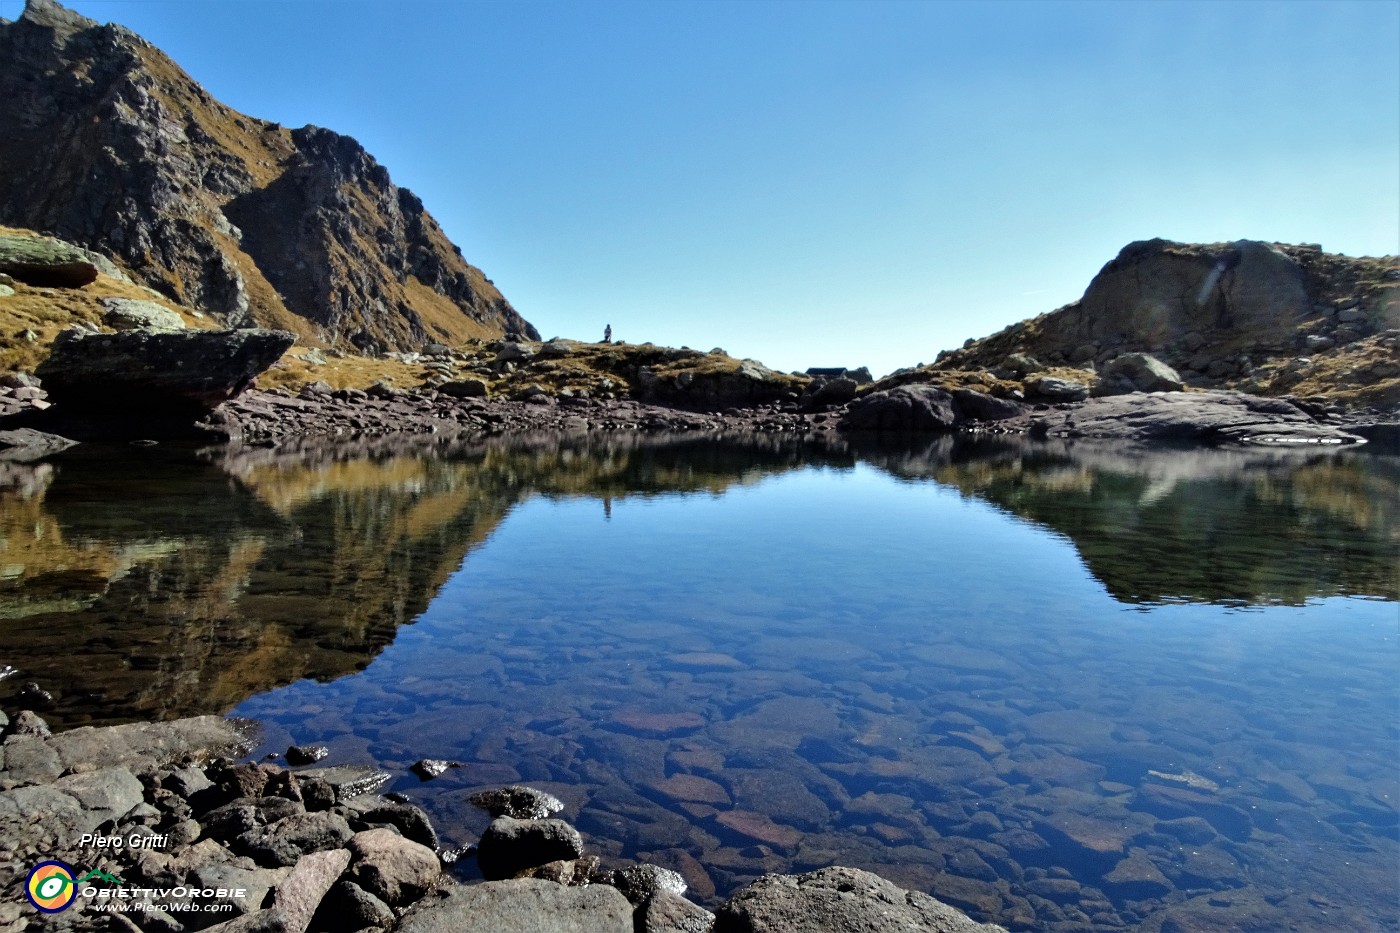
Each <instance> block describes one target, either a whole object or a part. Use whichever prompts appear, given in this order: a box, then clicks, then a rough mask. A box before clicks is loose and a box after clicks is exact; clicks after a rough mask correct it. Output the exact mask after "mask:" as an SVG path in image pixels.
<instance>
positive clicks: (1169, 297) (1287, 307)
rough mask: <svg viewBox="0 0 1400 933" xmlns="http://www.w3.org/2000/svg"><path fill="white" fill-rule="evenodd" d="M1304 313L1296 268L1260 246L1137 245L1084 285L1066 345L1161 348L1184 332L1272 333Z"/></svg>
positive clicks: (1301, 282) (1280, 254)
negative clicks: (1089, 344) (1093, 344)
mask: <svg viewBox="0 0 1400 933" xmlns="http://www.w3.org/2000/svg"><path fill="white" fill-rule="evenodd" d="M1311 308H1312V302H1311V301H1310V300H1309V298H1308V293H1307V289H1306V287H1305V280H1304V273H1303V269H1302V267H1301V266H1299V264H1298V263H1297V262H1296V261H1294V260H1293V258H1292V257H1290V256H1289V255H1288V254H1286V253H1284V252H1283V251H1282V250H1279V249H1277V248H1275V247H1273V246H1271V245H1270V244H1268V243H1261V242H1258V241H1255V240H1238V241H1236V242H1234V243H1217V244H1212V245H1210V246H1194V245H1188V244H1182V243H1173V242H1171V241H1169V240H1160V239H1158V240H1144V241H1140V242H1136V243H1130V244H1128V245H1127V246H1125V247H1124V248H1123V250H1122V251H1121V252H1120V253H1119V254H1118V256H1117V258H1115V259H1114V260H1113V261H1112V262H1110V263H1109V264H1108V265H1106V266H1104V267H1103V269H1102V270H1101V271H1100V272H1099V274H1098V275H1096V276H1095V277H1094V280H1093V281H1092V282H1090V283H1089V288H1088V289H1087V290H1086V291H1085V292H1084V297H1083V298H1082V299H1081V300H1080V302H1079V307H1078V311H1077V314H1076V315H1075V318H1076V320H1075V321H1074V322H1073V323H1074V325H1076V326H1074V328H1073V334H1072V339H1073V340H1076V341H1078V342H1081V343H1083V342H1090V341H1093V342H1098V343H1099V344H1101V345H1103V346H1115V345H1125V344H1135V343H1136V344H1139V345H1143V344H1145V345H1147V346H1156V347H1164V346H1170V345H1172V343H1174V342H1175V341H1177V340H1180V339H1181V338H1182V337H1183V336H1184V335H1185V334H1186V333H1188V332H1190V331H1196V332H1198V333H1203V334H1208V333H1221V332H1226V333H1232V334H1256V333H1257V334H1273V333H1276V332H1277V331H1278V328H1279V326H1280V324H1281V323H1285V322H1291V321H1296V320H1299V319H1301V318H1302V317H1304V316H1306V315H1307V314H1308V312H1309V311H1310V310H1311ZM1065 336H1066V337H1067V338H1069V337H1071V335H1069V334H1066V335H1065Z"/></svg>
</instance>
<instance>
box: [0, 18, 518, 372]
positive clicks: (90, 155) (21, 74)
mask: <svg viewBox="0 0 1400 933" xmlns="http://www.w3.org/2000/svg"><path fill="white" fill-rule="evenodd" d="M0 126H4V127H5V133H4V134H3V137H0V222H3V223H6V224H10V225H13V226H19V227H29V228H32V229H35V230H43V231H47V232H50V233H53V234H56V235H58V236H60V237H62V238H64V239H66V240H70V241H72V242H74V243H78V244H80V245H82V246H84V247H87V248H89V249H94V250H98V251H100V252H102V253H106V254H108V255H111V256H113V257H116V258H118V259H119V260H121V261H122V262H123V263H125V264H126V265H127V266H128V267H129V268H130V269H131V270H132V271H134V272H135V273H136V274H137V276H138V277H139V278H140V279H141V280H142V281H143V282H144V283H145V284H147V285H150V286H151V287H153V288H156V289H157V290H159V291H161V292H162V293H164V294H165V295H167V296H169V297H170V298H172V299H175V300H177V301H179V302H181V303H183V304H185V305H188V306H190V307H194V308H200V309H203V310H205V311H207V312H210V313H213V314H215V315H217V316H219V317H220V318H221V319H222V320H223V321H224V322H225V323H227V324H229V325H232V326H250V325H253V324H258V325H262V326H267V327H280V328H284V329H287V330H291V331H293V332H295V333H296V334H298V335H300V336H301V337H303V338H306V339H308V340H314V341H325V342H328V343H332V344H336V345H340V346H343V347H346V348H349V347H351V346H354V347H359V348H361V349H384V348H397V349H418V348H419V347H421V346H422V345H423V344H424V343H425V342H427V341H444V342H448V343H457V342H460V341H462V340H464V339H467V338H470V337H486V336H499V335H501V334H503V333H507V332H518V333H521V334H523V335H526V336H530V337H534V338H536V339H537V338H538V336H539V335H538V333H536V332H535V329H534V327H532V326H531V325H530V324H529V323H528V322H527V321H525V320H524V319H523V318H521V317H520V315H519V314H517V313H516V312H515V310H514V309H513V308H512V307H511V306H510V304H509V302H507V301H506V300H505V298H504V297H502V296H501V294H500V292H499V291H497V290H496V288H495V286H494V285H492V284H491V283H490V281H489V280H488V279H487V278H486V277H485V275H483V274H482V272H481V270H479V269H477V268H475V267H473V266H471V265H469V264H468V263H467V262H465V261H464V260H463V259H462V257H461V255H460V253H459V252H458V251H457V248H456V247H455V246H453V245H452V244H451V243H450V242H449V241H448V239H447V238H446V236H445V235H444V234H443V232H442V230H441V228H440V227H438V225H437V223H436V222H435V221H434V220H433V218H432V217H431V216H429V215H428V214H427V213H426V212H425V211H424V209H423V204H422V202H421V201H419V200H418V198H416V197H414V196H413V194H412V193H410V192H409V191H407V190H405V189H401V188H398V187H396V186H395V185H394V184H393V182H392V181H390V179H389V174H388V172H387V171H386V170H385V169H384V167H383V166H381V165H379V164H378V163H377V162H376V161H375V160H374V158H373V157H372V156H370V155H369V154H368V153H366V152H365V151H364V149H363V148H362V147H361V146H360V145H359V144H358V143H356V142H355V141H354V140H353V139H350V138H349V137H346V136H341V135H339V134H337V133H333V132H331V131H330V130H324V129H320V128H317V127H304V128H302V129H300V130H289V129H287V128H285V127H282V126H279V125H277V124H274V123H266V122H264V121H261V120H257V119H253V118H250V117H247V116H244V115H243V114H240V113H238V112H236V111H234V110H231V109H229V108H228V107H225V106H224V105H223V104H220V103H219V102H218V101H216V100H214V99H213V98H212V97H211V96H210V95H209V93H208V92H207V91H205V90H204V88H202V87H200V86H199V85H198V84H197V83H195V82H194V81H193V80H192V79H191V78H190V77H189V76H188V75H186V74H185V73H184V72H183V71H181V70H180V68H179V67H178V66H177V65H176V64H175V63H174V62H172V61H171V60H170V59H169V58H167V57H166V56H165V55H164V54H162V53H161V52H160V51H159V50H158V49H156V48H154V47H153V46H151V45H150V44H149V43H147V42H145V41H144V40H142V39H141V38H140V37H138V36H136V35H135V34H133V33H131V32H130V31H129V30H126V29H124V28H123V27H121V26H114V25H100V24H98V23H97V22H95V21H93V20H90V19H87V18H86V17H83V16H79V15H77V14H75V13H73V12H71V11H69V10H66V9H64V8H63V7H61V6H59V5H58V4H56V3H54V2H52V0H30V2H29V3H28V5H27V6H26V8H25V12H24V15H23V16H22V17H20V19H19V20H18V21H16V22H14V23H3V24H0Z"/></svg>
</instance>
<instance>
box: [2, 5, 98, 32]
mask: <svg viewBox="0 0 1400 933" xmlns="http://www.w3.org/2000/svg"><path fill="white" fill-rule="evenodd" d="M20 22H22V23H29V24H30V25H31V26H39V27H42V28H44V29H52V30H53V31H54V34H55V36H59V37H63V38H66V37H68V36H71V35H72V34H73V33H75V32H81V31H83V30H87V29H96V28H97V26H98V23H97V21H96V20H91V19H88V18H87V17H86V16H83V15H82V14H80V13H75V12H73V11H72V10H70V9H68V8H67V7H65V6H62V5H60V4H58V3H55V2H53V0H25V4H24V13H23V14H21V16H20Z"/></svg>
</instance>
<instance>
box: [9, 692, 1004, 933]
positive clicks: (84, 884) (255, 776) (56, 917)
mask: <svg viewBox="0 0 1400 933" xmlns="http://www.w3.org/2000/svg"><path fill="white" fill-rule="evenodd" d="M253 728H254V727H253V724H251V723H246V722H238V721H230V720H223V719H219V718H217V717H212V716H205V717H199V718H196V719H186V720H177V721H174V722H168V723H161V724H151V725H147V724H133V725H126V726H111V727H106V728H101V729H97V728H90V727H89V728H81V729H74V730H72V731H70V732H66V733H59V734H57V735H54V734H52V733H51V731H50V729H49V727H48V725H47V723H45V722H44V720H43V719H42V718H40V717H39V716H37V715H35V714H34V713H32V712H30V711H27V710H26V711H22V712H20V713H18V714H17V715H15V716H14V717H13V718H10V717H9V716H8V715H6V714H3V713H0V735H3V741H0V753H3V754H2V755H0V828H3V832H0V888H3V889H4V890H5V892H6V897H5V898H4V900H3V902H0V922H3V923H4V925H5V926H7V927H12V928H14V927H18V926H20V925H21V924H24V925H33V924H34V923H35V921H38V920H40V919H41V917H40V915H39V913H38V911H37V910H36V909H35V908H34V907H33V906H31V905H30V904H29V903H26V898H25V896H24V891H25V890H26V879H27V878H28V876H29V874H30V871H31V870H33V869H34V868H36V867H38V866H40V863H41V862H45V861H49V862H52V861H53V860H55V859H57V860H59V861H61V862H63V863H65V865H66V866H67V867H68V868H69V869H70V870H71V872H72V880H73V881H75V882H77V884H75V885H74V895H73V897H72V898H71V900H73V901H74V902H75V903H73V904H72V905H71V907H63V906H62V905H59V907H60V909H59V910H58V911H57V912H55V913H50V914H48V915H46V916H43V917H42V921H43V926H44V928H45V929H54V930H75V931H79V930H99V929H110V928H113V925H114V924H115V926H116V928H120V929H128V930H142V931H157V930H158V931H180V930H200V929H205V930H211V931H220V933H245V931H278V933H307V931H318V933H320V931H323V933H337V931H352V930H403V931H411V933H436V931H447V930H458V931H482V933H485V931H491V933H510V931H521V933H527V931H528V933H551V931H560V933H567V931H575V930H577V931H588V933H610V931H616V933H709V931H712V930H713V931H715V933H726V931H728V933H739V931H750V933H760V931H762V933H802V931H828V933H843V931H852V933H855V931H864V930H871V929H910V930H925V931H933V933H999V931H1000V933H1004V931H1003V930H1002V928H1001V927H998V926H994V925H991V924H980V923H975V922H973V921H972V920H970V919H968V918H967V917H966V916H964V915H962V914H960V913H959V912H957V911H956V910H954V909H953V908H951V907H948V906H946V905H944V904H942V903H940V902H938V901H936V900H934V899H933V898H931V897H929V896H927V895H924V894H920V893H918V892H910V891H905V890H903V889H901V888H899V887H897V886H895V885H893V884H891V883H890V882H888V881H884V880H883V879H881V878H879V877H878V876H876V875H873V874H870V873H869V872H864V871H858V870H855V869H848V868H828V869H823V870H820V871H816V872H811V873H808V874H806V875H800V876H795V877H794V876H788V877H779V876H770V877H768V878H765V879H763V880H762V881H760V882H758V883H756V884H754V885H751V886H750V887H749V888H747V889H745V890H744V891H741V892H739V893H738V894H736V895H735V897H734V898H732V899H731V900H730V901H729V902H728V903H727V904H726V905H725V906H724V907H723V908H721V910H720V912H719V914H718V917H717V916H716V915H715V914H712V913H710V912H709V911H707V910H705V909H703V908H701V907H699V906H698V905H696V904H694V903H693V902H691V901H689V900H687V899H686V898H685V897H684V896H683V895H684V893H685V891H686V882H685V881H684V879H683V878H682V877H681V876H680V875H679V874H678V873H676V872H674V871H671V870H669V869H666V868H662V867H659V866H655V865H648V864H630V865H624V866H622V867H618V868H605V867H603V865H602V864H601V862H600V860H599V859H598V858H597V857H596V856H587V855H585V854H584V844H583V840H582V837H581V836H580V835H579V833H578V831H577V830H575V829H574V828H573V827H572V826H570V825H569V824H568V823H566V822H564V821H563V820H559V819H554V818H550V814H553V813H556V812H558V811H559V810H561V809H563V806H564V805H563V804H562V803H561V802H560V801H559V800H557V799H556V798H554V797H552V796H550V795H549V794H545V793H542V792H540V791H535V790H532V789H530V788H527V787H520V786H512V787H506V788H502V789H500V790H497V791H491V792H482V793H476V794H473V795H472V796H471V798H470V802H471V803H472V804H474V805H476V806H478V807H481V808H482V809H486V810H487V811H488V812H490V813H491V815H492V816H494V817H495V819H494V821H493V822H492V823H491V824H490V826H489V827H488V828H487V829H486V831H485V832H484V833H483V834H482V837H481V839H480V841H479V842H478V843H477V844H475V845H468V846H452V845H445V844H444V843H443V842H442V841H441V840H440V839H439V837H438V833H437V831H436V830H435V828H434V827H433V825H432V824H431V822H430V821H429V819H428V817H427V815H426V814H425V813H424V812H423V811H422V810H421V809H419V808H418V807H416V806H414V805H413V804H412V803H409V802H407V801H406V800H404V799H402V798H401V797H400V796H398V795H393V794H389V795H385V796H380V795H378V794H377V793H376V791H377V790H378V789H379V788H381V787H382V786H383V785H384V784H385V783H386V782H387V781H388V780H389V779H390V777H391V775H389V774H388V773H386V772H382V771H378V770H376V769H374V768H372V767H356V766H344V765H342V766H333V767H303V768H301V769H299V770H295V771H293V770H288V769H286V768H283V767H280V766H277V765H273V764H267V763H261V764H260V763H256V762H243V763H235V761H234V760H233V758H231V757H228V756H230V755H232V756H237V755H240V754H243V753H246V751H247V750H248V748H249V747H250V734H251V731H252V729H253ZM326 754H327V750H326V749H324V748H319V747H313V748H304V747H299V746H293V747H292V748H289V749H288V754H287V758H288V761H291V760H293V759H294V758H295V760H297V761H298V762H300V763H302V764H303V765H314V764H317V763H318V762H319V761H320V760H321V759H324V758H325V756H326ZM36 817H37V819H36ZM473 856H475V859H476V861H477V862H478V863H479V864H480V868H481V872H482V874H484V875H485V877H486V878H488V879H492V880H488V881H486V882H485V883H479V884H469V885H461V884H458V883H456V882H455V880H454V878H453V876H452V869H453V867H454V866H455V865H456V864H457V863H458V862H460V861H463V860H469V859H471V858H472V857H473ZM79 879H81V880H79ZM32 893H33V892H31V895H32ZM104 903H110V904H112V905H114V906H118V905H119V906H118V909H116V910H114V911H112V912H107V911H104V910H102V909H101V907H100V906H99V905H102V904H104ZM121 907H126V908H128V909H126V910H122V909H120V908H121ZM891 923H896V924H897V926H895V927H891V926H890V924H891Z"/></svg>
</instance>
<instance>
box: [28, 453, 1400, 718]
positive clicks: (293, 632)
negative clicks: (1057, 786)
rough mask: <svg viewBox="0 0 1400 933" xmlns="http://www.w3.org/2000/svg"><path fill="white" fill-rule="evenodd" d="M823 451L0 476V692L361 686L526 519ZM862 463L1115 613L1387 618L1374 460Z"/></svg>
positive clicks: (460, 457)
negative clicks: (462, 570) (1175, 609)
mask: <svg viewBox="0 0 1400 933" xmlns="http://www.w3.org/2000/svg"><path fill="white" fill-rule="evenodd" d="M836 443H837V446H835V447H833V446H830V445H828V444H827V443H824V442H803V441H800V440H792V439H786V440H784V439H778V438H772V437H743V438H728V439H720V440H716V439H714V438H708V437H707V438H688V437H644V436H635V435H626V436H607V437H598V436H596V435H595V436H582V437H574V438H565V439H562V440H561V439H557V438H547V439H539V440H536V441H530V440H528V439H527V440H522V439H519V438H516V439H511V440H506V439H495V440H487V441H480V442H474V443H464V442H450V443H448V442H443V443H439V444H437V445H435V446H430V447H423V448H420V449H417V450H412V451H410V450H404V449H402V448H395V447H389V446H385V447H380V448H375V447H363V446H362V447H354V448H347V447H337V448H323V447H316V446H312V447H309V448H308V449H305V450H299V451H298V450H289V449H287V448H279V449H276V450H268V449H252V450H244V451H235V452H227V453H221V454H220V455H219V459H218V460H217V462H209V461H204V460H199V459H197V458H195V457H193V456H190V455H180V454H177V453H167V452H163V451H161V450H160V449H155V450H152V451H144V452H143V451H134V452H133V453H132V454H131V456H129V457H126V458H124V459H114V458H112V457H111V455H110V452H96V453H93V454H88V455H84V454H82V453H79V452H76V451H75V452H74V453H73V454H70V455H68V456H65V457H64V458H62V459H60V460H58V461H56V462H54V463H52V464H41V465H38V466H33V465H0V645H3V649H0V650H3V651H4V652H5V654H4V655H3V656H0V664H11V665H14V666H15V667H17V668H19V669H20V670H21V672H22V674H21V676H18V677H13V678H10V679H8V680H6V681H4V682H3V687H4V688H5V692H6V694H7V695H8V694H10V693H12V692H13V691H14V690H15V689H16V688H17V687H18V686H19V684H20V683H22V682H24V681H28V680H35V681H38V682H39V683H40V684H41V685H42V686H43V687H45V688H46V689H48V690H50V691H52V692H53V693H54V694H55V696H56V697H57V705H56V707H55V708H54V709H53V710H49V711H46V712H47V715H49V716H50V717H51V718H52V719H53V720H54V721H55V723H56V724H59V725H73V724H77V723H79V722H87V721H92V722H107V721H117V720H127V719H132V718H151V717H165V718H169V717H174V716H181V715H189V714H193V713H200V712H219V711H223V710H226V709H228V708H230V707H232V706H234V705H235V704H237V703H239V702H241V701H242V700H243V699H245V698H246V697H248V696H251V695H253V694H254V693H258V692H261V691H264V690H268V689H271V688H272V687H275V686H277V685H280V684H285V683H289V682H291V681H294V680H297V679H300V678H316V679H321V680H328V679H332V678H335V677H338V676H341V675H343V674H346V673H349V672H351V671H355V670H358V669H360V668H363V667H365V666H366V665H368V664H369V663H370V661H371V660H372V659H373V658H374V657H375V655H377V654H378V652H379V651H380V650H381V649H382V648H383V647H384V646H385V645H387V644H389V643H390V642H391V641H393V639H394V635H395V632H396V631H397V628H398V626H399V625H402V624H404V623H406V622H411V621H412V620H413V619H414V618H415V617H416V616H417V615H418V614H419V613H421V612H422V611H423V610H424V608H426V606H427V605H428V603H429V601H430V600H431V599H432V598H433V596H434V595H435V594H436V593H437V591H438V589H439V587H441V585H442V584H443V582H444V581H445V580H446V579H447V578H448V576H449V575H450V574H451V573H452V572H453V571H455V570H456V569H457V568H458V567H459V566H460V565H461V562H462V560H463V558H464V557H465V555H466V554H467V553H468V551H470V549H471V548H472V547H474V546H475V545H477V544H478V543H480V542H482V541H483V540H485V539H486V538H487V537H488V536H489V535H490V534H491V533H492V531H493V530H494V529H495V527H496V526H497V525H498V524H499V523H500V521H501V520H502V518H503V517H504V516H505V515H506V513H507V512H508V511H509V510H510V509H511V508H512V507H513V506H514V505H515V504H516V503H519V502H521V501H524V500H525V499H527V498H529V497H530V496H532V495H547V496H588V497H596V498H599V499H602V500H603V501H604V502H605V503H607V502H610V501H611V500H612V499H615V498H622V497H627V496H633V495H653V494H665V493H678V492H679V493H690V492H708V493H711V494H721V493H723V492H724V491H725V490H726V489H728V488H730V487H731V486H733V485H735V484H741V483H746V482H752V481H756V480H757V479H760V478H762V477H764V476H767V475H772V474H775V473H780V472H784V471H787V470H792V469H798V468H801V467H804V466H807V465H815V464H822V465H828V466H838V467H849V466H851V465H853V464H854V462H855V458H854V456H853V455H852V454H850V453H849V452H847V451H845V450H844V448H842V447H840V446H839V442H836ZM79 450H81V448H80V449H79ZM862 456H863V457H864V458H865V459H867V460H869V461H870V462H872V463H874V464H876V465H877V466H879V467H881V468H882V469H885V470H887V471H888V472H890V473H892V474H894V475H897V476H900V477H904V478H907V479H910V480H915V481H919V480H931V481H934V482H937V483H940V484H944V485H949V486H954V487H956V488H958V489H960V490H961V491H962V492H963V493H964V494H966V495H970V496H975V497H977V498H979V499H985V500H987V501H989V502H991V503H993V504H995V505H997V506H998V507H1000V508H1002V509H1005V510H1006V511H1008V512H1011V513H1014V514H1016V515H1018V516H1022V517H1024V518H1027V519H1030V520H1032V521H1034V522H1037V523H1039V524H1042V525H1046V526H1048V527H1050V528H1053V529H1055V530H1056V531H1058V532H1060V533H1062V534H1064V535H1065V536H1066V537H1068V538H1069V539H1070V540H1071V541H1073V542H1074V544H1075V546H1076V547H1077V548H1078V549H1079V551H1080V553H1081V554H1082V555H1083V558H1084V561H1085V563H1086V564H1087V566H1088V569H1089V570H1090V571H1091V572H1092V573H1093V574H1094V575H1095V576H1096V577H1097V578H1098V579H1099V580H1101V581H1102V582H1103V583H1104V585H1105V587H1107V589H1108V590H1109V592H1110V593H1111V594H1112V595H1113V596H1114V597H1115V598H1117V599H1119V600H1122V601H1124V602H1132V603H1143V602H1161V601H1170V600H1191V601H1210V602H1223V603H1241V604H1249V603H1264V602H1286V603H1298V602H1301V601H1303V600H1305V599H1307V598H1310V597H1316V596H1326V595H1332V594H1348V595H1366V596H1376V597H1381V598H1387V599H1393V598H1395V596H1396V590H1395V562H1394V559H1395V556H1396V547H1397V528H1398V527H1400V518H1397V514H1396V511H1397V508H1398V506H1397V503H1400V469H1397V465H1396V463H1395V462H1394V461H1392V460H1389V459H1386V458H1382V457H1368V456H1365V455H1361V456H1356V455H1338V454H1336V453H1326V454H1319V455H1306V454H1299V453H1296V452H1268V451H1260V452H1245V451H1214V450H1207V451H1179V452H1178V451H1145V450H1142V449H1137V448H1125V447H1095V446H1087V445H1075V446H1067V445H1064V444H1027V443H1012V442H1008V441H1004V440H1003V441H976V440H969V439H967V438H960V439H955V438H951V437H945V438H940V439H938V440H937V441H936V442H934V443H932V444H930V445H928V446H927V447H924V448H921V449H917V450H911V449H910V448H908V447H904V448H901V449H898V450H890V449H870V450H865V451H862ZM0 705H9V704H5V703H4V701H3V700H0Z"/></svg>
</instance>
